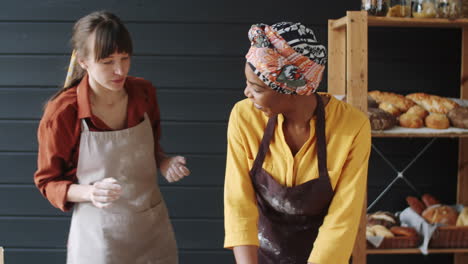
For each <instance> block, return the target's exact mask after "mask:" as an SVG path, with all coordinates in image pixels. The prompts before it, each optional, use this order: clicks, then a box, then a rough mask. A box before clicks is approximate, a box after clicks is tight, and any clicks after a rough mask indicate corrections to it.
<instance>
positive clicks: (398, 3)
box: [387, 0, 411, 17]
mask: <svg viewBox="0 0 468 264" xmlns="http://www.w3.org/2000/svg"><path fill="white" fill-rule="evenodd" d="M387 2H388V11H387V17H411V0H388V1H387Z"/></svg>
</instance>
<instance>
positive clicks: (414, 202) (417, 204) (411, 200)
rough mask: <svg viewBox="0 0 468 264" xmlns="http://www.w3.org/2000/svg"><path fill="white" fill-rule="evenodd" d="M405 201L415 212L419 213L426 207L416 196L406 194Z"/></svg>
mask: <svg viewBox="0 0 468 264" xmlns="http://www.w3.org/2000/svg"><path fill="white" fill-rule="evenodd" d="M406 202H407V203H408V205H409V207H411V209H413V211H415V212H416V213H417V214H419V215H421V214H422V212H423V211H424V210H425V209H426V206H425V205H424V204H423V203H422V202H421V201H420V200H419V199H418V198H416V197H413V196H408V197H406Z"/></svg>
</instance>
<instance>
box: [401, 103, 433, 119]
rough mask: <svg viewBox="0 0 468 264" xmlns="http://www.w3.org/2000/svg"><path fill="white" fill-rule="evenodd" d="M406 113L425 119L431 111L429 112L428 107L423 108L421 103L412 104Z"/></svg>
mask: <svg viewBox="0 0 468 264" xmlns="http://www.w3.org/2000/svg"><path fill="white" fill-rule="evenodd" d="M406 113H407V114H413V115H417V116H419V118H421V119H422V120H424V118H426V116H428V115H429V112H427V111H426V109H424V108H422V106H419V105H415V106H412V107H411V108H410V109H408V111H407V112H406Z"/></svg>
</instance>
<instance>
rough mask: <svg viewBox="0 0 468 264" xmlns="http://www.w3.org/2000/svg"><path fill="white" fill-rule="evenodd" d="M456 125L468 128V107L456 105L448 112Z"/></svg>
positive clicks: (451, 120) (452, 122)
mask: <svg viewBox="0 0 468 264" xmlns="http://www.w3.org/2000/svg"><path fill="white" fill-rule="evenodd" d="M447 117H448V118H449V119H450V123H451V124H452V125H453V126H454V127H459V128H465V129H468V107H456V108H454V109H452V110H450V111H449V112H448V114H447Z"/></svg>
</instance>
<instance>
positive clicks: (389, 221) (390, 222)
mask: <svg viewBox="0 0 468 264" xmlns="http://www.w3.org/2000/svg"><path fill="white" fill-rule="evenodd" d="M397 224H398V221H397V219H396V217H395V215H394V214H392V213H390V212H384V211H378V212H375V213H373V214H369V215H367V225H369V226H374V225H382V226H385V227H386V228H390V227H392V226H395V225H397Z"/></svg>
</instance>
